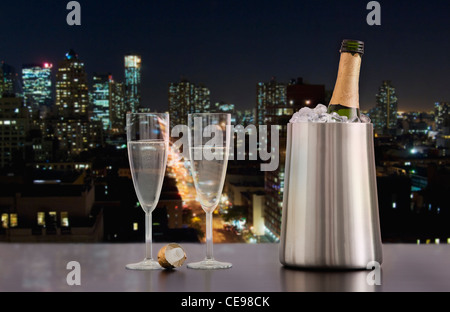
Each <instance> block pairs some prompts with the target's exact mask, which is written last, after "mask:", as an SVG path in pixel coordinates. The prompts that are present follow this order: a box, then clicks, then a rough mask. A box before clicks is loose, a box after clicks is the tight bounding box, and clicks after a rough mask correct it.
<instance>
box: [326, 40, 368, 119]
mask: <svg viewBox="0 0 450 312" xmlns="http://www.w3.org/2000/svg"><path fill="white" fill-rule="evenodd" d="M340 53H341V57H340V60H339V69H338V75H337V79H336V85H335V86H334V91H333V95H332V96H331V100H330V105H328V113H329V114H331V113H333V112H336V113H338V114H339V115H341V116H347V117H348V119H349V120H350V119H352V118H354V117H355V116H358V118H359V117H360V114H359V71H360V68H361V57H362V55H363V54H364V42H362V41H358V40H349V39H345V40H343V41H342V45H341V50H340Z"/></svg>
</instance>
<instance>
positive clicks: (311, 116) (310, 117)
mask: <svg viewBox="0 0 450 312" xmlns="http://www.w3.org/2000/svg"><path fill="white" fill-rule="evenodd" d="M318 118H319V115H318V114H316V113H315V112H314V111H312V112H311V113H309V114H308V121H312V122H317V119H318Z"/></svg>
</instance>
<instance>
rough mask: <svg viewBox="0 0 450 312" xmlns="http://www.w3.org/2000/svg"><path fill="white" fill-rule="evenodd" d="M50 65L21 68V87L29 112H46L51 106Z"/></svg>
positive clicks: (32, 65)
mask: <svg viewBox="0 0 450 312" xmlns="http://www.w3.org/2000/svg"><path fill="white" fill-rule="evenodd" d="M52 67H53V65H52V64H51V63H44V64H25V65H23V66H22V86H23V89H22V91H23V97H24V101H25V105H26V106H27V107H28V109H29V110H30V111H34V112H38V111H40V110H46V109H47V108H48V107H50V106H51V104H52V79H51V74H52V72H51V71H52Z"/></svg>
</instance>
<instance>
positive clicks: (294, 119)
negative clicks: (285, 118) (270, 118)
mask: <svg viewBox="0 0 450 312" xmlns="http://www.w3.org/2000/svg"><path fill="white" fill-rule="evenodd" d="M289 122H290V123H298V122H308V116H307V115H300V114H299V113H298V112H297V113H295V114H294V116H292V118H291V120H289Z"/></svg>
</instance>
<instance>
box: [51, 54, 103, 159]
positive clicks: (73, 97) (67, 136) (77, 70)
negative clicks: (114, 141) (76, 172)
mask: <svg viewBox="0 0 450 312" xmlns="http://www.w3.org/2000/svg"><path fill="white" fill-rule="evenodd" d="M55 110H56V111H55V113H56V116H57V118H56V119H55V120H54V123H55V124H54V129H56V132H55V136H56V138H57V139H58V141H59V150H60V151H63V152H64V153H65V155H66V156H68V157H69V158H70V157H72V156H74V155H77V154H79V153H81V152H83V151H87V150H88V149H89V148H93V147H95V146H97V145H98V144H99V142H101V140H102V131H101V130H102V129H101V125H100V123H99V122H95V121H91V120H90V118H89V117H90V116H89V93H88V85H87V75H86V71H85V69H84V63H83V62H82V61H81V60H80V59H79V58H78V55H77V54H76V53H75V52H74V51H73V50H70V51H69V52H68V53H66V55H65V57H64V59H63V60H62V61H61V62H60V63H59V67H58V70H57V73H56V98H55Z"/></svg>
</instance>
